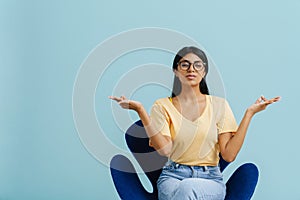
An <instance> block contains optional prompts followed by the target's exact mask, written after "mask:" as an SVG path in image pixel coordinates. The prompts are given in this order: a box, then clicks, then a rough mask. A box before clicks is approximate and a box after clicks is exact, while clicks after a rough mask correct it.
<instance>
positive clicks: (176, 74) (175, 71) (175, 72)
mask: <svg viewBox="0 0 300 200" xmlns="http://www.w3.org/2000/svg"><path fill="white" fill-rule="evenodd" d="M173 72H174V75H175V76H176V77H178V70H176V69H173Z"/></svg>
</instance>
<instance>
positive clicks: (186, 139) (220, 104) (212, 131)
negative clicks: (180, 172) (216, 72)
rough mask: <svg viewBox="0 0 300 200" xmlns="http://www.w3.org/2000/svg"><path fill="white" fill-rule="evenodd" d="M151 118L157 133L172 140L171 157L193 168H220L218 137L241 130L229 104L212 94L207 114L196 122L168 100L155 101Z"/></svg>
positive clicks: (207, 99)
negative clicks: (187, 117)
mask: <svg viewBox="0 0 300 200" xmlns="http://www.w3.org/2000/svg"><path fill="white" fill-rule="evenodd" d="M150 119H151V124H152V127H153V128H154V129H155V130H156V131H159V132H161V133H162V134H163V135H166V136H169V137H171V139H172V141H173V147H172V151H171V154H170V157H169V158H170V159H171V160H172V161H174V162H177V163H181V164H186V165H191V166H195V165H196V166H216V165H218V163H219V152H220V150H219V144H218V134H221V133H225V132H235V131H236V130H237V128H238V126H237V123H236V121H235V118H234V115H233V113H232V111H231V108H230V106H229V104H228V102H227V101H226V100H225V99H224V98H220V97H216V96H212V95H206V105H205V108H204V111H203V113H202V114H201V116H200V117H199V118H197V119H196V120H195V121H191V120H188V119H186V118H185V117H184V116H182V115H181V113H180V112H179V111H178V110H177V109H176V107H175V106H174V105H173V103H172V102H171V101H170V99H169V98H162V99H158V100H156V101H155V103H154V104H153V106H152V108H151V113H150ZM150 145H151V141H150Z"/></svg>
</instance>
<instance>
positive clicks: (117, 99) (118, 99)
mask: <svg viewBox="0 0 300 200" xmlns="http://www.w3.org/2000/svg"><path fill="white" fill-rule="evenodd" d="M108 98H110V99H111V100H115V101H117V102H119V101H121V100H122V99H121V98H119V97H115V96H109V97H108Z"/></svg>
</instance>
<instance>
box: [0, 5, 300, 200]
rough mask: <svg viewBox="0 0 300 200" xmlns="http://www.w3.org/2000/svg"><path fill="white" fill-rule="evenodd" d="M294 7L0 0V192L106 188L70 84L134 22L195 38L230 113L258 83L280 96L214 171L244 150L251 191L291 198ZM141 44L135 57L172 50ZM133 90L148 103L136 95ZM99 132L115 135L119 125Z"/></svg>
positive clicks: (298, 194)
mask: <svg viewBox="0 0 300 200" xmlns="http://www.w3.org/2000/svg"><path fill="white" fill-rule="evenodd" d="M299 10H300V2H299V1H298V0H287V1H276V2H275V1H271V0H266V1H259V0H253V1H247V2H245V1H243V2H242V1H238V0H228V1H215V0H214V1H184V2H183V1H181V2H179V1H177V2H176V1H147V2H146V1H143V2H142V1H58V0H56V1H37V0H36V1H33V0H29V1H15V0H7V1H3V0H2V1H0V27H1V29H0V31H1V33H0V36H1V37H0V95H1V96H0V199H11V200H15V199H22V200H24V199H30V200H33V199H51V200H52V199H73V200H75V199H118V196H117V194H116V190H115V189H114V186H113V184H112V180H111V177H110V174H109V169H108V168H107V167H106V166H105V165H103V164H101V163H99V162H98V161H97V160H95V159H94V158H93V157H92V156H91V155H90V154H89V153H88V152H87V151H86V149H85V148H84V147H83V145H82V144H81V142H80V140H79V137H78V134H77V132H76V129H75V125H74V122H73V116H72V91H73V84H74V81H75V78H76V74H77V71H78V70H79V67H80V65H81V63H82V62H83V60H84V59H85V58H86V57H87V55H88V54H89V52H90V51H91V50H92V49H93V48H94V47H96V45H98V44H99V43H100V42H102V41H104V40H105V39H107V38H108V37H110V36H112V35H114V34H117V33H119V32H122V31H126V30H128V29H132V28H142V27H162V28H169V29H173V30H176V31H180V32H182V33H184V34H186V35H188V36H190V37H192V38H194V39H195V40H197V41H198V42H199V43H200V44H202V45H203V46H204V47H205V49H206V50H207V52H208V53H209V55H210V56H211V58H212V59H213V60H214V62H215V63H216V65H217V66H218V69H219V71H220V73H221V75H222V78H223V81H224V84H225V87H226V94H227V99H228V101H229V102H230V104H231V107H232V109H233V111H234V113H235V116H236V118H237V120H238V121H240V119H241V117H242V115H243V113H244V111H245V109H246V108H247V106H249V105H250V104H251V103H253V101H254V100H255V99H256V98H257V97H258V96H259V95H261V94H264V95H265V96H266V97H273V96H277V95H280V96H282V101H281V102H280V103H277V104H276V105H271V106H270V107H269V108H268V110H267V111H264V112H263V113H259V114H258V115H257V116H255V118H254V119H253V121H252V124H251V126H250V128H249V132H248V135H247V138H246V141H245V144H244V146H243V149H242V150H241V152H240V154H239V156H238V158H237V159H236V161H235V163H233V164H231V166H230V167H229V168H228V169H227V170H226V172H225V177H226V178H227V177H228V176H229V175H230V173H231V172H232V171H233V170H234V169H235V168H236V167H237V166H239V165H240V164H241V163H243V162H248V161H251V162H254V163H256V164H257V165H258V166H259V170H260V179H259V183H258V187H257V190H256V191H255V194H254V197H253V199H267V198H268V199H290V200H298V199H300V190H299V181H298V180H299V172H298V168H299V164H300V157H299V154H298V149H299V148H298V147H299V140H300V137H299V130H298V126H299V122H298V120H299V114H298V113H299V106H298V104H299V103H298V102H299V98H300V95H299V83H298V80H299V73H300V70H299V66H300V60H299V55H298V54H299V52H300V47H299V35H300V27H299V18H300V13H299ZM150 54H151V55H153V57H151V56H150V57H147V59H146V60H145V63H147V62H162V63H164V64H169V65H170V64H171V62H172V57H171V56H169V55H166V56H165V57H162V54H159V53H158V52H155V53H153V54H152V53H151V52H150ZM137 55H139V56H137ZM163 55H165V54H163ZM137 57H138V61H140V62H141V63H143V59H145V57H146V56H145V57H143V55H142V54H139V53H137V54H136V55H133V56H132V57H129V58H132V59H136V58H137ZM152 58H153V60H152ZM138 63H139V62H138ZM112 73H115V74H118V68H112ZM107 84H108V85H107V88H111V87H113V86H112V85H109V82H108V83H107ZM157 89H159V88H157ZM151 91H152V92H153V93H154V92H157V91H154V89H152V90H151V89H150V92H151ZM147 92H148V91H147ZM163 92H165V91H162V93H161V94H163ZM109 93H110V90H109V89H107V90H103V91H97V99H98V101H97V104H96V108H97V109H99V111H97V114H98V116H99V118H101V117H102V118H104V120H106V121H101V123H103V124H107V126H106V127H105V128H106V129H108V130H109V128H110V126H109V125H110V124H111V123H112V122H111V120H112V118H111V114H110V113H107V112H101V105H102V104H103V106H107V105H108V106H110V102H109V101H108V100H107V99H106V98H104V97H106V96H107V95H110V94H109ZM98 97H99V98H98ZM136 97H137V98H139V100H141V101H146V102H147V108H149V106H150V101H149V100H147V97H146V96H142V95H140V96H139V94H136ZM151 97H152V98H153V96H151ZM106 115H107V116H108V117H107V118H105V116H106ZM133 118H135V119H136V116H135V115H133ZM112 130H117V129H116V128H113V127H112ZM112 132H114V131H112ZM113 134H115V135H113ZM109 137H110V138H111V139H112V140H113V141H114V143H117V144H120V145H123V144H122V142H123V136H122V133H120V131H119V132H118V133H116V132H114V133H112V135H111V136H109Z"/></svg>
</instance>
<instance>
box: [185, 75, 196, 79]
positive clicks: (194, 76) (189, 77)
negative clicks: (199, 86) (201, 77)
mask: <svg viewBox="0 0 300 200" xmlns="http://www.w3.org/2000/svg"><path fill="white" fill-rule="evenodd" d="M185 77H187V78H188V79H194V78H196V75H193V74H188V75H186V76H185Z"/></svg>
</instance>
